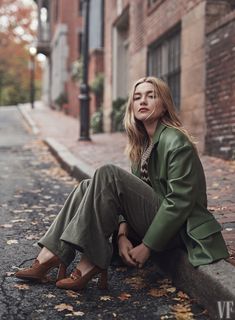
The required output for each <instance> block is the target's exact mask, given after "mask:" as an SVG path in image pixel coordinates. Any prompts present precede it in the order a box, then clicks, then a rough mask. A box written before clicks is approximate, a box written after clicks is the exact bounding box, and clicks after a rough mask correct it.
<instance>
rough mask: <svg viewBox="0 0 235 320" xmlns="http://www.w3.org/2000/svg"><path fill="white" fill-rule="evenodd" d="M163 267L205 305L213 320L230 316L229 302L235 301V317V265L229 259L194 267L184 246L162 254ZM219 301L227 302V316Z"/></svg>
mask: <svg viewBox="0 0 235 320" xmlns="http://www.w3.org/2000/svg"><path fill="white" fill-rule="evenodd" d="M161 258H162V259H161V260H160V267H161V268H162V269H163V270H164V271H166V272H167V273H168V274H169V275H170V276H171V277H172V280H173V282H174V284H175V285H176V286H177V287H178V288H179V289H181V290H183V291H184V292H186V293H188V294H189V295H190V296H191V297H192V298H195V299H196V300H197V301H198V302H199V303H200V304H201V305H203V306H204V307H205V308H206V309H207V310H208V313H209V315H210V317H211V319H213V320H217V319H218V320H219V319H226V318H225V316H226V302H229V301H231V302H232V303H233V313H231V318H230V319H235V309H234V308H235V285H234V281H232V279H235V268H234V266H232V265H231V264H230V263H228V262H227V261H225V260H220V261H218V262H215V263H212V264H209V265H204V266H200V267H197V268H194V267H193V266H192V265H191V264H190V263H189V262H188V257H187V254H186V253H185V252H184V251H183V250H180V249H177V250H174V251H171V252H170V254H165V255H162V257H161ZM219 301H220V302H221V303H222V304H221V308H223V303H225V304H224V305H225V307H224V308H225V311H224V317H223V318H221V317H220V315H219V307H218V303H219Z"/></svg>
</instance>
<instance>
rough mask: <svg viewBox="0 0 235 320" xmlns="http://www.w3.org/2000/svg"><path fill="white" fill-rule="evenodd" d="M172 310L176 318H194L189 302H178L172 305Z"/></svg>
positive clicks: (187, 319)
mask: <svg viewBox="0 0 235 320" xmlns="http://www.w3.org/2000/svg"><path fill="white" fill-rule="evenodd" d="M171 310H172V312H171V313H172V314H173V315H174V316H175V319H176V320H193V313H192V312H191V307H190V305H189V304H176V305H174V306H171Z"/></svg>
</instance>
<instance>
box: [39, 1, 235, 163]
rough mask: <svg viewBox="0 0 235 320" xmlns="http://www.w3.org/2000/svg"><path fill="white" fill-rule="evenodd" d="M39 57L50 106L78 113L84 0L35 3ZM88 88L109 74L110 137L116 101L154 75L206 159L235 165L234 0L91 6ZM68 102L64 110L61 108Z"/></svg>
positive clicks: (105, 100) (93, 105) (101, 99)
mask: <svg viewBox="0 0 235 320" xmlns="http://www.w3.org/2000/svg"><path fill="white" fill-rule="evenodd" d="M36 2H37V4H38V8H39V9H38V12H39V16H38V17H39V19H38V20H39V33H38V35H39V37H38V52H42V53H44V54H45V55H46V56H47V68H46V70H45V74H44V81H43V83H44V90H43V96H44V100H46V102H47V103H48V104H49V105H51V106H58V104H59V103H60V104H61V105H62V106H61V108H62V109H65V111H66V112H67V113H68V114H70V115H72V116H77V115H78V114H79V100H78V95H79V84H78V82H77V81H76V80H74V78H73V72H74V67H75V66H76V61H77V60H79V59H80V57H81V44H82V37H83V17H82V0H69V5H68V1H67V0H50V1H49V0H37V1H36ZM89 3H90V24H89V77H88V78H89V84H90V86H91V87H92V84H93V82H94V81H95V80H97V76H98V75H100V74H102V73H103V74H104V95H103V96H102V94H96V95H95V94H93V93H91V95H90V96H91V100H90V112H91V113H93V112H94V111H96V110H97V108H98V107H100V106H101V105H102V106H103V127H104V131H106V132H111V131H112V129H113V126H112V115H113V102H115V101H117V100H118V99H120V98H122V99H126V98H127V95H128V92H129V90H130V87H131V85H132V83H133V82H134V81H135V80H136V79H138V78H140V77H143V76H147V75H153V76H157V77H161V78H162V79H164V80H165V81H167V82H168V84H169V86H170V88H171V91H172V94H173V99H174V102H175V105H176V108H177V110H178V113H179V116H180V118H181V120H182V122H183V124H184V126H185V127H186V128H187V129H188V130H189V132H190V133H191V134H192V135H193V136H194V137H195V140H196V141H197V142H198V148H199V150H200V151H201V152H204V153H207V154H209V155H214V156H219V157H223V158H225V159H232V158H235V151H234V145H235V138H234V137H235V94H234V92H235V91H234V86H235V68H234V61H235V0H190V1H188V0H90V1H89ZM61 101H62V102H63V103H62V102H61Z"/></svg>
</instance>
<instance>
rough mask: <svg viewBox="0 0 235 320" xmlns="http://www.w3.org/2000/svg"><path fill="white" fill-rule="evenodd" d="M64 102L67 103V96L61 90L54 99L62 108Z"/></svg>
mask: <svg viewBox="0 0 235 320" xmlns="http://www.w3.org/2000/svg"><path fill="white" fill-rule="evenodd" d="M65 103H68V96H67V93H66V92H63V93H61V94H60V95H59V96H58V97H57V99H55V104H57V105H58V106H59V107H60V108H62V106H63V104H65Z"/></svg>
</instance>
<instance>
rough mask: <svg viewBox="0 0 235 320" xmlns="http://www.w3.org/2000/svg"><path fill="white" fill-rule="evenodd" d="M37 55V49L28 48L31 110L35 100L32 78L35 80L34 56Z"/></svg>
mask: <svg viewBox="0 0 235 320" xmlns="http://www.w3.org/2000/svg"><path fill="white" fill-rule="evenodd" d="M36 53H37V49H36V48H35V47H33V46H32V47H30V48H29V55H30V64H29V70H30V103H31V108H32V109H33V108H34V99H35V85H34V80H35V79H34V78H35V55H36Z"/></svg>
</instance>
